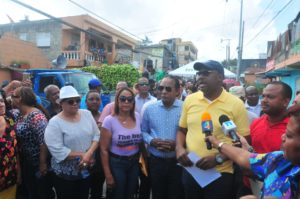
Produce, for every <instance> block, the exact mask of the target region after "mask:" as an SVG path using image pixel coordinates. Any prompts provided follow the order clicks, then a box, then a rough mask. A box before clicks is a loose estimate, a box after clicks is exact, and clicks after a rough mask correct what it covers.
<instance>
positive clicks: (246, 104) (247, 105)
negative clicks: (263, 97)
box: [245, 99, 261, 108]
mask: <svg viewBox="0 0 300 199" xmlns="http://www.w3.org/2000/svg"><path fill="white" fill-rule="evenodd" d="M260 105H261V104H260V99H258V103H257V104H256V106H250V105H249V104H248V101H247V100H246V102H245V107H246V108H249V107H257V106H260Z"/></svg>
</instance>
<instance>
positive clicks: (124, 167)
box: [109, 156, 139, 199]
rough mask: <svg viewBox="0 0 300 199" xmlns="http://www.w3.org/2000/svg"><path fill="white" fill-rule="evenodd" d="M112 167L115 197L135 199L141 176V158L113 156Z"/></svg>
mask: <svg viewBox="0 0 300 199" xmlns="http://www.w3.org/2000/svg"><path fill="white" fill-rule="evenodd" d="M109 160H110V169H111V172H112V175H113V177H114V180H115V182H116V186H115V188H114V189H113V191H112V198H113V199H133V198H134V194H135V190H136V186H137V182H138V176H139V159H138V158H133V159H130V160H126V159H120V158H115V157H111V156H110V158H109Z"/></svg>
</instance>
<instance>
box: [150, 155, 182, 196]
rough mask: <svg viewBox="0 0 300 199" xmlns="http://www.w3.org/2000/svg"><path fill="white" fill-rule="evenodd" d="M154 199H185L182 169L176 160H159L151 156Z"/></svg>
mask: <svg viewBox="0 0 300 199" xmlns="http://www.w3.org/2000/svg"><path fill="white" fill-rule="evenodd" d="M149 168H150V177H151V187H152V197H153V199H183V198H184V194H183V185H182V182H181V175H182V167H181V166H178V165H177V161H176V158H167V159H164V158H158V157H155V156H152V155H150V159H149Z"/></svg>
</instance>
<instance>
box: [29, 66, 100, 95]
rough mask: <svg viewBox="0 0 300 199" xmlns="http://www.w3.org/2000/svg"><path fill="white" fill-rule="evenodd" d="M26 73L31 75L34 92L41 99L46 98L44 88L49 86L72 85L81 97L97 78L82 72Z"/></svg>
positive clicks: (41, 71) (34, 71)
mask: <svg viewBox="0 0 300 199" xmlns="http://www.w3.org/2000/svg"><path fill="white" fill-rule="evenodd" d="M25 73H29V74H30V79H31V81H32V84H33V90H34V92H35V93H36V94H37V95H38V96H41V97H45V94H44V88H45V87H46V86H48V85H49V84H55V85H57V86H58V87H59V88H61V87H63V86H65V85H72V86H74V88H76V90H77V91H78V93H79V94H80V95H85V94H86V93H87V92H88V90H89V88H88V83H89V81H90V80H91V79H94V78H97V77H96V76H95V75H94V74H92V73H87V72H82V71H80V70H43V69H31V70H26V72H25Z"/></svg>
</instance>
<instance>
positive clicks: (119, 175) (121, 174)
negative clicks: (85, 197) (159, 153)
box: [100, 88, 142, 199]
mask: <svg viewBox="0 0 300 199" xmlns="http://www.w3.org/2000/svg"><path fill="white" fill-rule="evenodd" d="M134 110H135V101H134V93H133V91H132V90H131V89H129V88H123V89H121V90H120V91H119V92H118V93H117V96H116V98H115V110H114V114H112V115H109V116H107V117H106V118H105V119H104V121H103V124H102V128H101V139H100V140H101V141H100V148H101V160H102V166H103V170H104V174H105V178H106V183H107V189H108V190H109V191H110V192H111V194H112V195H111V196H112V198H114V199H122V198H126V199H131V198H133V197H134V193H135V190H136V186H137V182H138V173H139V153H140V149H139V145H140V143H141V142H142V134H141V128H140V117H139V115H138V114H136V113H135V111H134Z"/></svg>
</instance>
